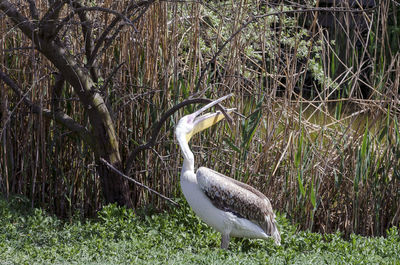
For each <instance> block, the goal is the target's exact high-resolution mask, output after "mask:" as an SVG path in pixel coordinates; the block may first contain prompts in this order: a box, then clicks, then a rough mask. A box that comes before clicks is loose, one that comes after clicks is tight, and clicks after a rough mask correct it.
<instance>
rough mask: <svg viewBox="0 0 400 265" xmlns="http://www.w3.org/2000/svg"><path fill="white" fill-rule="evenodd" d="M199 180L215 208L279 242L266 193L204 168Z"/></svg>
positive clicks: (199, 171) (198, 173) (197, 175)
mask: <svg viewBox="0 0 400 265" xmlns="http://www.w3.org/2000/svg"><path fill="white" fill-rule="evenodd" d="M196 178H197V182H198V184H199V186H200V188H201V190H202V191H203V192H204V193H205V194H206V196H207V197H208V198H209V199H210V201H211V202H212V204H213V205H214V206H215V207H217V208H218V209H221V210H224V211H229V212H232V213H234V214H236V215H237V216H239V217H242V218H246V219H248V220H250V221H252V222H254V223H256V224H258V225H259V226H260V227H261V228H262V229H263V230H264V231H265V233H266V234H268V235H271V236H273V237H274V238H275V241H278V242H279V241H280V235H279V231H278V229H277V225H276V221H275V214H274V212H273V210H272V206H271V202H270V201H269V199H268V198H267V197H266V196H265V195H264V194H263V193H261V192H260V191H258V190H256V189H255V188H253V187H251V186H249V185H247V184H245V183H242V182H240V181H237V180H235V179H232V178H230V177H227V176H225V175H223V174H221V173H218V172H216V171H214V170H212V169H209V168H205V167H200V168H199V169H198V170H197V172H196Z"/></svg>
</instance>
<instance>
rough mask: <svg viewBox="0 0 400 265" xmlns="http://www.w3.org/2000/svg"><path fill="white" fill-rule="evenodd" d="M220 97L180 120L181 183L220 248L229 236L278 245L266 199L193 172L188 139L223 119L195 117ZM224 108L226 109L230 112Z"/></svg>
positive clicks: (245, 187) (211, 173)
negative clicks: (216, 234)
mask: <svg viewBox="0 0 400 265" xmlns="http://www.w3.org/2000/svg"><path fill="white" fill-rule="evenodd" d="M229 96H230V95H228V96H225V97H222V98H220V99H218V100H216V101H214V102H212V103H210V104H208V105H206V106H205V107H203V108H201V109H200V110H198V111H196V112H194V113H192V114H190V115H186V116H184V117H183V118H181V119H180V120H179V123H178V125H177V126H176V129H175V134H176V137H177V139H178V142H179V145H180V147H181V150H182V154H183V157H184V161H183V167H182V172H181V178H180V184H181V188H182V191H183V194H184V196H185V198H186V200H187V201H188V203H189V205H190V206H191V207H192V209H193V211H194V212H195V213H196V214H197V215H198V216H199V217H200V218H201V219H202V220H203V221H204V222H205V223H207V224H208V225H210V226H211V227H213V228H214V229H215V230H217V231H218V232H220V233H221V235H222V239H221V247H222V248H227V247H228V245H229V240H230V237H231V236H233V237H247V238H262V239H267V238H268V237H273V238H274V240H275V243H276V244H278V245H279V244H280V234H279V231H278V228H277V224H276V221H275V214H274V212H273V210H272V207H271V203H270V201H269V200H268V198H267V197H266V196H265V195H264V194H262V193H261V192H260V191H258V190H256V189H254V188H253V187H251V186H249V185H247V184H245V183H242V182H239V181H237V180H235V179H232V178H229V177H227V176H225V175H222V174H220V173H218V172H216V171H214V170H212V169H209V168H205V167H200V168H199V169H198V170H197V172H196V173H194V156H193V153H192V152H191V150H190V148H189V145H188V142H189V140H190V138H191V137H192V136H193V135H194V134H195V133H197V132H200V131H202V130H204V129H206V128H208V127H210V126H212V125H214V124H216V123H217V122H218V121H220V120H222V119H223V118H224V115H223V114H222V113H220V112H216V113H212V114H206V115H203V116H200V117H197V116H198V115H199V114H200V113H201V112H203V111H204V110H206V109H208V108H210V107H211V106H213V105H215V104H217V103H219V102H220V101H222V100H224V99H226V98H227V97H229ZM231 111H232V109H231V110H227V112H231Z"/></svg>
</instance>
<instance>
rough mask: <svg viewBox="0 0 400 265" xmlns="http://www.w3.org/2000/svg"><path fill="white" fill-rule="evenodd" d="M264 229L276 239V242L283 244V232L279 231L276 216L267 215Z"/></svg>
mask: <svg viewBox="0 0 400 265" xmlns="http://www.w3.org/2000/svg"><path fill="white" fill-rule="evenodd" d="M264 231H265V232H266V233H267V235H269V236H271V237H272V238H273V239H274V240H275V244H277V245H278V246H280V245H281V234H280V233H279V230H278V226H277V223H276V220H275V216H268V215H266V216H265V221H264Z"/></svg>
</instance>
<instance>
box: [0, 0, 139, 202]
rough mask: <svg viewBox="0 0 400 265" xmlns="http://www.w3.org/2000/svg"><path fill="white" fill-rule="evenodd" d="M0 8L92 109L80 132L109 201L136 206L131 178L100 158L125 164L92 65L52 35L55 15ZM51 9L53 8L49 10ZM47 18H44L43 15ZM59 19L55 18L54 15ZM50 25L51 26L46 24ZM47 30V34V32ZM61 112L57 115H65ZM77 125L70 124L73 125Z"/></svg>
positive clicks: (1, 3) (1, 2)
mask: <svg viewBox="0 0 400 265" xmlns="http://www.w3.org/2000/svg"><path fill="white" fill-rule="evenodd" d="M62 6H63V5H59V6H58V9H57V10H52V11H51V13H54V14H53V15H56V16H57V14H58V12H59V11H60V10H61V7H62ZM0 10H2V11H3V12H4V13H5V14H6V15H7V16H8V17H9V18H10V19H11V20H12V21H13V22H14V24H15V25H16V26H17V27H19V29H20V30H21V31H22V32H23V33H24V34H25V35H26V36H27V37H28V38H30V39H31V40H32V42H33V43H34V46H35V48H36V49H37V50H38V51H39V52H41V53H42V54H43V55H44V56H45V57H46V58H47V59H48V60H49V61H50V62H51V63H52V64H53V65H54V66H55V67H56V68H57V69H58V72H59V73H60V74H61V75H62V77H63V78H64V80H65V81H66V82H68V83H69V84H71V86H72V87H73V88H74V92H75V93H76V94H77V95H78V97H79V100H80V102H81V103H82V105H83V107H84V108H85V111H86V112H87V113H88V116H89V120H90V125H91V128H90V132H88V131H87V130H86V128H85V126H81V125H80V127H79V126H78V127H79V130H81V131H85V132H84V133H81V134H79V136H80V137H81V138H82V139H83V140H84V141H85V143H86V144H88V145H90V146H91V147H92V149H93V150H94V154H95V158H96V163H97V165H98V172H99V175H100V177H101V183H102V189H103V194H104V198H105V202H106V203H117V204H118V205H126V206H128V207H132V200H131V199H130V194H129V186H128V182H127V180H125V179H123V178H122V177H121V176H119V175H116V174H115V173H113V172H111V170H109V169H108V168H107V167H106V166H105V165H103V164H102V163H101V162H100V160H99V159H100V158H103V159H105V160H107V161H109V162H110V163H111V164H112V165H113V166H115V168H121V157H120V153H119V148H118V140H117V137H116V134H115V129H114V124H113V122H112V119H111V115H110V112H109V111H108V109H107V107H106V105H105V103H104V99H103V98H102V96H101V95H100V94H99V93H98V92H97V89H96V86H95V82H94V80H93V79H92V78H91V76H90V71H89V69H87V68H85V66H82V63H81V62H78V61H77V59H76V58H78V57H74V56H73V55H72V54H70V52H69V50H68V49H67V48H65V47H67V46H66V45H65V44H64V43H62V42H61V40H60V39H58V38H55V36H53V37H51V36H50V37H49V36H48V34H49V31H48V30H46V29H45V28H44V27H43V26H44V25H47V24H48V25H49V27H50V28H52V27H53V29H54V30H55V29H56V27H57V25H56V24H55V23H54V21H53V20H52V19H49V20H45V21H42V22H43V23H39V24H38V23H32V22H31V20H29V19H28V18H26V17H25V16H23V15H22V14H21V13H20V12H19V11H18V10H17V8H16V7H15V6H14V5H13V4H11V3H10V2H8V1H7V0H0ZM49 11H50V10H49ZM42 20H43V19H42ZM54 20H55V19H54ZM40 25H42V26H40ZM46 28H47V27H46ZM45 33H46V34H45ZM59 112H60V113H61V114H57V113H56V112H55V115H56V116H57V115H58V116H57V117H64V116H65V115H64V114H62V111H61V110H60V111H59ZM70 123H74V126H75V127H76V125H75V123H76V122H75V121H72V119H71V118H70V119H68V121H66V120H64V123H63V125H64V126H67V127H68V125H69V124H70ZM72 127H73V126H69V128H72Z"/></svg>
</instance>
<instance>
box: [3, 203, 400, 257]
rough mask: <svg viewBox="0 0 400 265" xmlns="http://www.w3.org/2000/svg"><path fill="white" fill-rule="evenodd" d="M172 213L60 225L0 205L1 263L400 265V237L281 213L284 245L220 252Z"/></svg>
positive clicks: (212, 238)
mask: <svg viewBox="0 0 400 265" xmlns="http://www.w3.org/2000/svg"><path fill="white" fill-rule="evenodd" d="M181 203H182V205H183V207H182V208H180V209H178V208H175V209H171V210H170V211H169V213H154V212H151V211H150V212H149V209H147V210H138V211H137V212H136V213H134V212H133V211H132V210H127V209H125V208H119V207H116V206H115V205H108V206H107V207H104V208H103V209H102V210H101V211H100V212H99V213H98V217H97V218H96V219H93V220H80V219H79V218H75V219H72V220H70V221H66V222H65V221H61V220H59V219H57V218H56V217H53V216H49V215H48V214H47V213H45V212H44V211H43V210H40V209H31V208H29V206H28V205H27V202H26V199H23V198H21V197H12V198H10V199H9V200H5V199H4V198H2V199H1V200H0V212H1V215H0V221H1V223H2V224H3V225H2V226H1V227H0V232H1V233H0V262H1V264H54V263H57V264H62V263H68V264H70V263H78V264H222V263H229V264H260V263H264V264H268V263H269V264H288V263H289V264H327V263H329V264H338V263H340V264H360V263H363V264H399V262H400V256H399V253H400V236H399V233H398V230H397V229H396V228H395V227H393V228H392V229H390V231H388V236H387V237H386V238H383V237H377V238H364V237H361V236H356V235H352V236H351V237H350V239H349V240H348V241H347V240H344V239H342V237H341V235H340V233H335V234H326V235H321V234H317V233H311V232H306V231H302V232H297V229H296V227H294V226H293V225H290V224H289V222H288V221H287V219H286V218H285V217H284V216H282V215H278V222H279V227H280V229H281V231H282V245H281V246H275V245H274V244H273V241H272V240H267V241H263V240H248V239H233V240H232V242H231V245H230V248H229V250H227V251H225V250H221V249H220V248H219V240H220V238H219V234H218V233H216V232H215V231H213V230H212V229H211V228H210V227H208V226H206V225H205V224H204V223H203V222H201V221H200V220H199V219H198V218H197V217H196V216H195V215H194V213H193V212H192V211H191V210H190V209H189V208H188V206H187V205H186V204H185V203H184V201H182V202H181Z"/></svg>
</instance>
